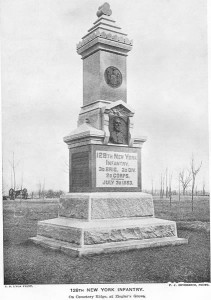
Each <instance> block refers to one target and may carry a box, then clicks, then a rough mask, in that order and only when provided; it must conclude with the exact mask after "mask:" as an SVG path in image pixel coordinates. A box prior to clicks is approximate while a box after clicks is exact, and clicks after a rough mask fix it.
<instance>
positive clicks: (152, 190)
mask: <svg viewBox="0 0 211 300" xmlns="http://www.w3.org/2000/svg"><path fill="white" fill-rule="evenodd" d="M151 194H152V196H153V194H154V188H153V178H152V189H151Z"/></svg>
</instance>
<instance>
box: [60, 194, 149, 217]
mask: <svg viewBox="0 0 211 300" xmlns="http://www.w3.org/2000/svg"><path fill="white" fill-rule="evenodd" d="M59 216H60V217H66V218H76V219H84V220H97V219H115V218H131V217H151V216H154V206H153V199H152V196H151V195H149V194H146V193H142V192H132V193H131V192H109V193H105V192H104V193H102V192H101V193H67V194H66V195H65V196H62V197H61V198H60V208H59Z"/></svg>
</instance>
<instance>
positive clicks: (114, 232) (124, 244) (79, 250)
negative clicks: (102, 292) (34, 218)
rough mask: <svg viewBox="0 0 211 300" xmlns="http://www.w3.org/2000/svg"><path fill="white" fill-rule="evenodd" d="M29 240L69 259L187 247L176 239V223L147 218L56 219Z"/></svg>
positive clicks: (40, 222)
mask: <svg viewBox="0 0 211 300" xmlns="http://www.w3.org/2000/svg"><path fill="white" fill-rule="evenodd" d="M31 240H32V241H33V242H34V243H36V244H40V245H42V246H44V247H48V248H50V249H55V250H60V251H62V252H65V253H67V254H68V255H71V256H82V255H92V254H100V253H108V252H119V251H127V250H131V249H141V248H151V247H160V246H169V245H181V244H187V243H188V241H187V240H186V239H182V238H178V237H177V230H176V223H175V222H174V221H167V220H162V219H157V218H154V217H149V218H130V219H128V218H127V219H118V220H117V219H115V220H111V219H106V220H105V219H104V220H93V221H85V220H77V219H69V218H64V217H59V218H56V219H50V220H46V221H39V222H38V232H37V236H36V237H33V238H31Z"/></svg>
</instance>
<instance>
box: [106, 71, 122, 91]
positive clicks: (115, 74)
mask: <svg viewBox="0 0 211 300" xmlns="http://www.w3.org/2000/svg"><path fill="white" fill-rule="evenodd" d="M104 76H105V81H106V83H107V84H108V85H109V86H111V87H113V88H117V87H119V86H120V85H121V84H122V74H121V72H120V71H119V70H118V69H117V68H115V67H108V68H107V69H106V70H105V73H104Z"/></svg>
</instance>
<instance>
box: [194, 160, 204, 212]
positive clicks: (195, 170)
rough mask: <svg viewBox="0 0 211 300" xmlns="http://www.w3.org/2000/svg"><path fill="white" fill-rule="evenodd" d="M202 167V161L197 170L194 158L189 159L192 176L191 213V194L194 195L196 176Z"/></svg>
mask: <svg viewBox="0 0 211 300" xmlns="http://www.w3.org/2000/svg"><path fill="white" fill-rule="evenodd" d="M201 166H202V161H201V163H200V165H199V167H198V168H196V167H195V162H194V157H193V156H192V159H191V174H192V188H191V201H192V211H193V194H194V187H195V182H196V175H197V174H198V173H199V171H200V169H201Z"/></svg>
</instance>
